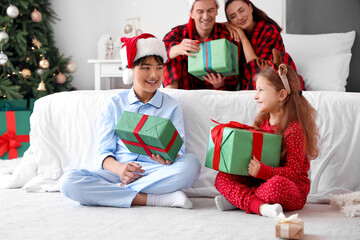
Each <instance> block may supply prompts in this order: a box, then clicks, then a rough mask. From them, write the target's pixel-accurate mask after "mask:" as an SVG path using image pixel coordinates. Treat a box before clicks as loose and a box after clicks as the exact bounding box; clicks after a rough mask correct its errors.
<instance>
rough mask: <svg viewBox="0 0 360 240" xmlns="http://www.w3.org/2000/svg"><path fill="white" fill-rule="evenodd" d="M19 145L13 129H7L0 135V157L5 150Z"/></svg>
mask: <svg viewBox="0 0 360 240" xmlns="http://www.w3.org/2000/svg"><path fill="white" fill-rule="evenodd" d="M20 146H21V143H19V142H18V141H17V140H16V135H15V133H14V132H13V131H7V132H5V133H4V134H3V135H2V136H0V157H1V156H2V155H4V154H5V153H6V152H10V151H14V150H16V149H17V148H18V147H20Z"/></svg>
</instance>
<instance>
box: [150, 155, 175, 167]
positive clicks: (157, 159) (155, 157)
mask: <svg viewBox="0 0 360 240" xmlns="http://www.w3.org/2000/svg"><path fill="white" fill-rule="evenodd" d="M150 159H151V160H154V161H155V162H158V163H160V164H162V165H170V164H171V161H170V160H165V159H163V158H162V157H161V156H160V155H155V154H153V155H152V156H151V157H150Z"/></svg>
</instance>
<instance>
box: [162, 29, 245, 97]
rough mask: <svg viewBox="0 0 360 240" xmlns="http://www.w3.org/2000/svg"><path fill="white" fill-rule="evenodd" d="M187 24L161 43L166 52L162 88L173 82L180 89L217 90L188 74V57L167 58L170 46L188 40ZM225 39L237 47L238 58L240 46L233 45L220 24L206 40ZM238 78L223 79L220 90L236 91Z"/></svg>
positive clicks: (195, 34)
mask: <svg viewBox="0 0 360 240" xmlns="http://www.w3.org/2000/svg"><path fill="white" fill-rule="evenodd" d="M187 26H188V25H187V24H185V25H180V26H177V27H174V28H173V29H172V30H171V31H170V32H169V33H168V34H166V35H165V37H164V39H163V41H164V43H165V47H166V50H167V52H168V59H169V60H168V61H167V62H166V63H165V65H164V78H163V83H164V87H166V86H167V85H169V84H171V83H172V82H173V81H178V82H179V88H180V89H188V90H190V89H218V88H215V87H213V85H212V84H210V83H209V82H207V81H202V80H200V79H198V78H197V77H195V76H193V75H191V74H189V73H188V70H187V63H188V57H187V56H185V55H180V56H177V57H176V58H174V59H170V58H169V52H170V48H171V47H172V46H175V45H178V44H180V43H181V41H182V40H183V39H185V38H189V31H188V28H187ZM193 36H194V40H199V35H198V34H197V32H196V30H195V29H194V33H193ZM221 38H226V39H228V40H229V41H231V42H233V43H234V44H236V45H237V46H238V52H239V56H240V54H241V45H240V44H238V43H235V42H234V41H233V39H232V38H231V37H230V34H229V32H227V30H226V29H225V27H224V26H222V25H221V24H218V23H215V25H214V28H213V30H212V32H211V34H210V36H209V38H208V39H210V40H214V39H221ZM240 78H241V77H240V76H239V75H237V76H229V77H226V78H225V86H224V87H222V88H220V90H237V89H236V88H237V86H238V83H239V81H240Z"/></svg>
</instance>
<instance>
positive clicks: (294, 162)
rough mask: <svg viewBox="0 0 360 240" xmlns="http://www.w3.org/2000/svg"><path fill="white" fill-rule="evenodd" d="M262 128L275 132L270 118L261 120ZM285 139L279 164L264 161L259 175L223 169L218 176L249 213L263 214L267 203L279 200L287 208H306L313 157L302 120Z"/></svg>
mask: <svg viewBox="0 0 360 240" xmlns="http://www.w3.org/2000/svg"><path fill="white" fill-rule="evenodd" d="M260 129H261V130H262V131H264V132H267V133H274V132H275V127H274V126H271V125H270V124H269V121H268V120H265V121H264V122H263V123H262V124H261V126H260ZM283 141H284V143H285V146H286V149H287V152H286V156H285V159H282V160H281V161H280V166H279V167H276V168H273V167H270V166H266V165H264V164H262V163H261V167H260V170H259V173H258V174H257V176H256V178H254V177H252V176H239V175H232V174H228V173H223V172H219V173H218V175H217V176H216V179H215V187H216V189H217V190H218V191H219V192H220V193H221V194H222V195H223V196H224V197H225V198H226V199H227V200H228V201H229V202H230V203H231V204H233V205H234V206H236V207H238V208H241V209H243V210H245V212H246V213H256V214H259V208H260V206H261V204H264V203H268V204H275V203H279V204H281V206H282V207H283V209H284V210H287V211H294V210H299V209H301V208H303V207H304V205H305V202H306V198H307V195H308V193H309V191H310V180H309V178H308V171H309V169H310V161H309V159H308V158H307V155H306V141H305V135H304V133H303V131H302V128H301V126H300V124H299V123H298V122H292V123H291V124H290V126H289V127H288V129H287V130H286V131H285V133H284V137H283Z"/></svg>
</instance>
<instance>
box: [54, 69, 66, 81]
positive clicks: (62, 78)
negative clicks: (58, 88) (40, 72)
mask: <svg viewBox="0 0 360 240" xmlns="http://www.w3.org/2000/svg"><path fill="white" fill-rule="evenodd" d="M56 82H57V83H58V84H64V83H65V82H66V76H65V74H62V73H61V72H60V73H59V74H58V75H56Z"/></svg>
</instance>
